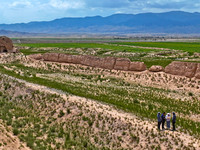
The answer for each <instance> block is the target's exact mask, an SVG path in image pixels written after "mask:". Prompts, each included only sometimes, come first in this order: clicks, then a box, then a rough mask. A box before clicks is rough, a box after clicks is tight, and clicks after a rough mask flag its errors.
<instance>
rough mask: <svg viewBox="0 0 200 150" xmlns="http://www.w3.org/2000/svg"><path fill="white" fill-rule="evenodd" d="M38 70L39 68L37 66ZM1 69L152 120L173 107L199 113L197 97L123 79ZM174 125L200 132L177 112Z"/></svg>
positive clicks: (0, 67) (177, 110)
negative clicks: (59, 77)
mask: <svg viewBox="0 0 200 150" xmlns="http://www.w3.org/2000/svg"><path fill="white" fill-rule="evenodd" d="M17 67H18V68H19V69H22V70H26V71H27V70H28V71H29V73H31V72H36V71H37V69H35V68H30V67H25V66H20V65H19V66H17ZM40 71H42V70H41V69H40ZM0 72H1V73H3V74H7V75H9V76H13V77H16V78H19V79H23V80H25V81H27V82H31V83H35V84H39V85H44V86H47V87H49V88H54V89H58V90H62V91H64V92H67V93H70V94H73V95H77V96H81V97H85V98H90V99H93V100H97V101H100V102H105V103H107V104H111V105H113V106H115V107H117V108H119V109H121V110H124V111H127V112H131V113H134V114H135V115H137V116H140V117H145V118H149V119H153V120H155V119H156V114H157V112H160V111H166V112H171V111H172V110H173V111H175V112H177V114H181V115H183V116H186V115H189V114H190V115H192V114H199V113H200V109H199V108H200V103H199V102H198V101H192V102H191V101H181V100H174V99H171V98H167V97H165V96H163V95H162V94H161V95H160V94H159V91H161V92H162V91H163V90H160V89H157V88H151V87H142V86H138V85H130V84H126V83H125V84H124V85H122V86H114V87H113V86H107V85H97V84H90V83H89V84H86V83H85V82H79V81H75V82H72V81H70V80H69V81H65V82H59V81H56V80H53V79H52V80H50V79H45V78H40V77H36V76H32V77H29V76H26V75H24V76H21V75H20V74H17V73H15V72H13V71H10V70H6V69H5V68H4V67H3V66H2V65H1V66H0ZM44 72H45V71H44ZM54 73H55V72H54ZM116 82H117V81H116ZM164 92H167V91H164ZM177 125H179V126H181V127H182V129H183V130H184V131H188V132H189V133H190V134H192V135H197V136H200V128H199V126H200V122H195V121H193V120H190V119H188V118H185V117H181V116H178V119H177Z"/></svg>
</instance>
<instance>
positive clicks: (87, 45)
mask: <svg viewBox="0 0 200 150" xmlns="http://www.w3.org/2000/svg"><path fill="white" fill-rule="evenodd" d="M20 46H28V47H32V48H41V47H58V48H102V49H109V50H116V51H122V52H151V51H159V50H153V49H142V48H132V47H127V46H115V45H110V44H100V43H34V44H20Z"/></svg>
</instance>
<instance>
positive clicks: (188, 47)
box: [114, 42, 200, 53]
mask: <svg viewBox="0 0 200 150" xmlns="http://www.w3.org/2000/svg"><path fill="white" fill-rule="evenodd" d="M114 44H119V45H130V46H142V47H157V48H169V49H175V50H183V51H186V52H198V53H200V43H198V42H119V43H114Z"/></svg>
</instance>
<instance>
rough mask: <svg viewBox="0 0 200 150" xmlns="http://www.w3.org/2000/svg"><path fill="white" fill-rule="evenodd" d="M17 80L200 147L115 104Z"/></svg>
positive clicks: (189, 139)
mask: <svg viewBox="0 0 200 150" xmlns="http://www.w3.org/2000/svg"><path fill="white" fill-rule="evenodd" d="M10 78H12V79H15V78H13V77H10ZM15 80H17V81H19V82H21V83H24V84H25V85H26V86H27V87H30V88H32V89H35V90H40V91H42V92H48V93H52V94H59V95H60V96H61V97H63V99H64V100H66V101H71V102H73V103H76V104H82V105H83V106H89V108H90V110H95V111H96V112H98V113H102V114H104V115H106V116H112V117H113V118H119V120H121V121H123V122H126V123H129V124H131V125H132V126H138V127H140V129H141V128H142V129H145V130H148V132H149V133H155V134H163V135H165V136H166V138H167V139H168V140H170V141H173V139H174V138H175V139H179V140H181V141H183V143H184V145H186V146H188V145H192V146H193V147H195V148H197V149H200V141H199V139H196V138H194V137H193V136H190V135H188V134H185V133H182V132H180V131H177V132H172V131H161V132H160V133H159V131H157V129H156V125H157V122H154V121H150V120H147V119H140V118H139V117H137V116H135V115H133V114H131V113H125V112H123V111H121V110H118V109H116V108H114V107H113V106H110V105H106V104H104V103H100V102H97V101H94V100H91V99H86V98H83V97H79V96H74V95H66V93H65V92H63V91H60V90H56V89H51V88H48V87H46V86H41V85H38V84H33V83H29V82H26V81H24V80H21V79H15ZM155 139H156V140H159V138H158V137H155ZM140 141H141V142H142V141H143V142H144V146H145V144H146V143H145V141H146V137H145V135H144V134H142V135H140ZM173 146H174V145H173ZM161 148H162V149H165V145H164V144H161ZM175 148H178V147H176V146H175Z"/></svg>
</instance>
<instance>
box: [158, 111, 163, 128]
mask: <svg viewBox="0 0 200 150" xmlns="http://www.w3.org/2000/svg"><path fill="white" fill-rule="evenodd" d="M157 119H158V130H160V125H161V122H162V119H161V116H160V112H158V114H157Z"/></svg>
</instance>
